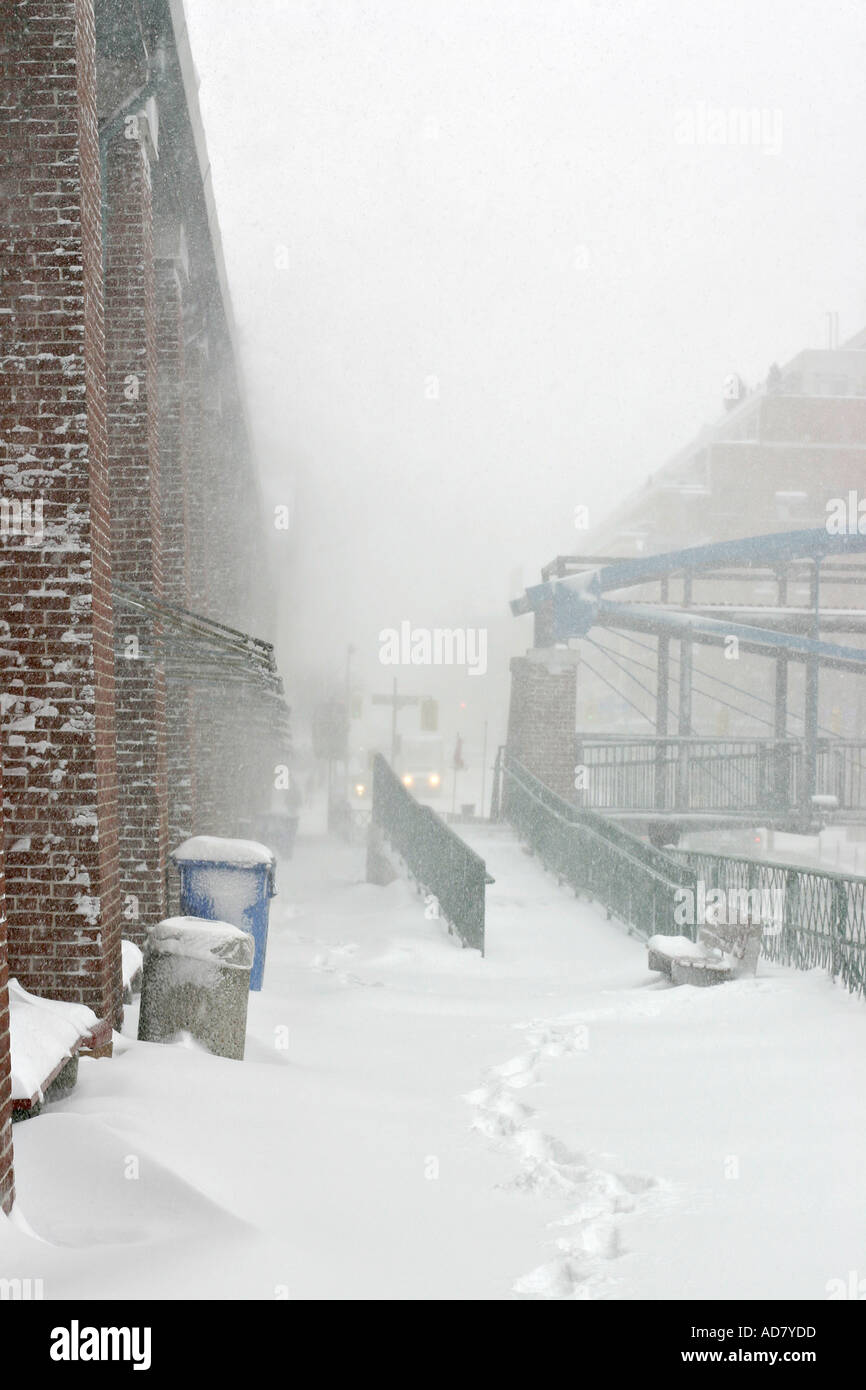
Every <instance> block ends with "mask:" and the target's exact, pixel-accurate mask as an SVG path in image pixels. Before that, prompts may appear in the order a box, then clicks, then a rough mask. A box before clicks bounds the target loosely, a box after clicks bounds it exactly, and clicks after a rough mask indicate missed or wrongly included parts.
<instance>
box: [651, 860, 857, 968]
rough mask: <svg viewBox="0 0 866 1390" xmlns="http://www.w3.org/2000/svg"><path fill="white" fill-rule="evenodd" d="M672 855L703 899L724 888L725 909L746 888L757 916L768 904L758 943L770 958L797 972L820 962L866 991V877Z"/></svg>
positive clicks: (741, 899) (740, 898) (740, 899)
mask: <svg viewBox="0 0 866 1390" xmlns="http://www.w3.org/2000/svg"><path fill="white" fill-rule="evenodd" d="M669 854H670V856H671V858H673V859H675V860H677V861H678V862H679V863H681V864H682V865H683V868H684V870H686V871H687V872H688V873H689V875H691V876H693V877H694V879H695V880H696V882H697V883H699V884H700V885H702V892H703V895H704V898H706V895H707V894H708V893H710V892H711V891H714V890H717V889H721V890H722V891H723V892H724V894H725V899H724V901H725V902H726V903H727V904H728V912H729V914H730V912H731V906H730V905H731V903H732V902H736V903H737V904H738V905H739V904H740V903H743V902H744V894H747V895H749V898H750V899H751V904H754V907H756V908H758V910H759V911H761V915H762V917H764V918H766V917H767V916H768V913H767V910H766V909H767V908H768V907H769V908H771V909H772V910H771V912H770V914H769V916H770V920H769V923H768V924H767V925H765V927H764V932H763V936H762V941H761V953H762V955H763V956H764V957H765V958H766V959H767V960H773V961H778V962H779V964H781V965H793V966H794V967H795V968H796V969H798V970H812V969H814V968H815V967H816V966H821V967H823V968H824V969H826V970H827V971H828V972H829V973H830V975H831V976H832V977H833V979H839V980H841V981H842V983H843V984H844V985H846V986H847V988H848V989H849V990H850V991H851V992H852V993H853V994H860V995H863V994H866V878H854V877H851V876H849V875H845V874H838V873H833V872H830V871H828V870H825V869H810V868H805V867H804V866H803V865H801V864H767V863H765V862H763V861H762V860H755V859H747V858H738V857H735V856H733V855H727V854H712V853H709V852H705V851H703V850H670V851H669ZM751 904H750V906H751Z"/></svg>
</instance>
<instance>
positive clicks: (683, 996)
mask: <svg viewBox="0 0 866 1390" xmlns="http://www.w3.org/2000/svg"><path fill="white" fill-rule="evenodd" d="M470 838H471V840H472V843H473V844H474V846H475V847H476V848H477V849H478V850H479V852H480V853H481V854H482V855H484V857H485V858H486V859H487V862H488V866H489V868H490V871H491V873H493V874H494V876H495V877H496V880H497V881H496V883H495V885H493V886H492V887H491V888H490V889H489V890H488V915H487V942H488V955H487V959H486V960H484V961H482V960H481V959H480V957H479V956H478V954H477V953H476V952H472V951H462V950H461V949H460V947H459V945H458V944H457V943H456V942H455V941H454V940H453V939H450V938H449V937H448V936H447V934H446V933H445V930H444V928H443V926H442V924H441V923H439V922H437V921H436V920H435V919H434V918H432V917H429V916H426V915H425V908H424V903H423V901H422V900H421V899H420V898H418V897H417V896H416V894H415V892H414V890H413V889H412V888H410V887H409V886H408V885H407V884H404V883H401V882H398V883H394V884H392V885H391V886H390V887H389V888H387V889H381V888H376V887H373V886H371V885H368V884H366V883H364V882H363V869H364V856H363V852H362V851H360V850H356V849H346V848H344V847H341V846H339V845H336V844H334V843H333V842H328V841H325V840H324V839H308V840H302V841H301V842H300V843H299V845H298V848H297V850H296V854H295V858H294V859H293V860H292V861H291V862H290V863H287V864H283V865H281V866H280V867H279V869H278V874H277V885H278V890H279V896H278V897H277V898H276V899H275V900H274V901H273V903H272V905H271V911H272V918H271V933H270V944H269V951H268V966H267V972H266V979H265V989H264V991H263V992H262V993H261V994H260V995H253V996H252V997H251V1001H250V1017H249V1035H248V1042H247V1053H246V1060H245V1061H244V1063H242V1064H241V1063H236V1062H229V1061H225V1060H223V1059H219V1058H213V1057H210V1056H208V1055H207V1054H205V1053H203V1052H202V1051H200V1050H199V1049H198V1048H196V1047H195V1046H191V1045H187V1046H184V1045H183V1044H182V1043H178V1044H177V1045H175V1046H168V1047H166V1046H158V1045H154V1044H142V1043H138V1042H136V1041H135V1040H134V1039H135V1033H136V1026H137V1008H128V1009H127V1021H126V1025H125V1030H124V1032H125V1036H124V1038H123V1039H122V1040H119V1041H118V1043H117V1046H116V1055H115V1060H114V1061H113V1062H106V1061H91V1060H89V1059H84V1060H83V1061H82V1063H81V1068H80V1079H79V1084H78V1087H77V1089H76V1091H75V1092H74V1093H73V1094H72V1095H71V1096H70V1097H69V1098H68V1099H65V1100H63V1101H61V1102H58V1103H56V1104H52V1105H50V1106H47V1107H46V1110H45V1111H44V1113H43V1114H42V1115H41V1116H40V1117H38V1118H37V1119H34V1120H32V1121H28V1122H26V1123H24V1124H20V1125H17V1126H16V1127H15V1135H14V1138H15V1154H16V1180H17V1188H18V1203H17V1205H16V1209H15V1212H14V1215H13V1218H12V1219H11V1221H10V1220H0V1276H3V1277H7V1278H9V1277H16V1276H17V1277H20V1278H27V1277H29V1278H41V1279H42V1280H43V1285H44V1291H45V1296H46V1297H47V1298H58V1297H73V1296H85V1297H147V1296H150V1297H161V1298H202V1297H242V1298H274V1297H289V1298H433V1299H445V1298H458V1299H466V1298H493V1299H500V1298H514V1297H521V1296H530V1297H531V1296H539V1295H540V1296H543V1297H576V1298H613V1299H633V1298H664V1299H677V1298H689V1297H692V1298H695V1297H696V1298H710V1297H722V1298H727V1297H731V1298H733V1297H782V1298H795V1297H802V1298H811V1299H822V1298H825V1297H826V1296H827V1285H828V1282H829V1281H831V1280H834V1279H838V1280H847V1279H848V1277H849V1271H850V1270H852V1269H860V1271H861V1275H862V1274H866V1259H864V1246H866V1209H864V1204H863V1201H862V1173H863V1170H864V1159H866V1087H864V1086H863V1071H864V1067H866V1063H864V1056H866V1005H864V1004H863V1003H862V1002H859V1001H856V1000H854V999H852V998H850V997H849V996H847V995H845V994H844V993H843V992H842V991H841V990H839V989H836V988H834V987H833V986H832V985H830V984H829V983H828V982H827V980H826V978H825V977H824V976H823V975H822V974H821V973H820V972H815V973H813V974H811V975H801V974H798V973H796V972H794V971H790V970H785V969H776V968H772V967H770V966H767V965H765V964H763V963H762V964H761V966H760V967H759V974H758V978H757V979H755V980H742V981H738V982H735V983H732V984H727V985H724V986H722V987H720V988H718V989H710V990H700V989H693V988H688V987H683V988H679V989H675V988H672V987H671V986H670V985H668V984H666V983H659V982H658V981H657V980H656V978H655V977H653V976H651V975H650V974H649V973H648V971H647V968H646V956H645V951H644V948H643V947H642V946H641V944H640V943H638V942H636V941H634V940H632V939H631V938H630V937H629V936H628V935H627V934H626V932H625V931H624V929H623V928H622V927H620V926H619V925H617V924H616V923H614V922H607V921H606V920H605V918H604V914H603V912H601V911H600V910H599V909H598V908H596V907H595V906H593V905H590V904H586V903H580V902H576V901H575V899H574V897H573V896H572V895H571V894H570V893H569V892H568V891H567V890H566V889H564V888H559V887H557V885H556V883H555V881H554V880H552V879H551V878H550V877H549V876H548V875H547V874H545V873H544V872H543V871H542V870H541V868H540V867H539V866H538V865H537V864H536V862H535V861H534V860H533V859H532V858H531V857H530V856H528V855H527V854H525V853H524V852H523V850H522V849H521V848H520V846H519V845H518V844H517V842H516V840H515V839H514V837H513V835H512V834H511V832H510V831H508V830H506V829H504V828H489V829H478V830H474V831H473V832H472V833H471V836H470Z"/></svg>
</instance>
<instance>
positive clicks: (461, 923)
mask: <svg viewBox="0 0 866 1390" xmlns="http://www.w3.org/2000/svg"><path fill="white" fill-rule="evenodd" d="M371 831H372V832H373V833H376V832H378V834H380V835H381V836H383V837H384V838H385V839H386V840H387V841H388V844H389V845H390V846H391V849H392V850H393V851H394V853H395V854H396V855H398V856H399V858H400V859H401V860H402V861H403V863H404V864H405V866H406V869H407V871H408V873H409V875H410V876H411V877H412V878H413V879H414V880H415V882H416V883H417V884H418V886H419V888H420V889H421V890H422V891H423V892H425V893H432V894H433V896H434V897H435V899H436V902H437V903H438V908H439V913H440V915H441V916H442V917H444V918H445V920H446V922H447V923H448V927H449V930H453V931H455V932H456V933H457V935H458V936H459V938H460V940H461V941H462V942H463V945H464V946H472V947H474V948H475V949H476V950H479V951H480V952H481V954H482V956H483V955H484V894H485V887H486V885H487V884H488V883H492V882H493V879H492V878H491V877H490V876H489V874H488V873H487V867H486V865H485V863H484V860H483V859H482V858H481V857H480V856H479V855H477V854H476V853H475V851H474V850H472V849H470V848H469V846H468V845H467V844H466V842H465V841H464V840H461V839H460V836H459V835H455V833H454V831H453V830H452V829H451V828H450V826H448V825H446V824H445V822H444V821H443V820H442V819H441V818H440V817H439V816H437V814H436V812H435V811H434V810H432V809H431V807H429V806H423V805H422V804H421V803H420V802H418V801H416V800H415V798H414V796H412V795H411V793H410V792H408V791H407V790H406V788H405V787H404V786H403V783H402V782H401V781H400V779H399V777H397V776H396V774H395V773H394V772H393V770H392V769H391V767H390V766H389V764H388V763H387V761H386V760H385V758H383V757H382V755H381V753H377V754H376V756H375V758H374V760H373V812H372V825H371Z"/></svg>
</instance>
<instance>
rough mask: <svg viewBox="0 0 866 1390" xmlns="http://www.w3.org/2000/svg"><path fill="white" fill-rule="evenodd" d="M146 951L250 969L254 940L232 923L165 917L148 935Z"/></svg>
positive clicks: (201, 918) (198, 918)
mask: <svg viewBox="0 0 866 1390" xmlns="http://www.w3.org/2000/svg"><path fill="white" fill-rule="evenodd" d="M147 949H148V951H152V952H154V954H156V955H167V956H183V957H184V959H186V960H204V961H208V962H209V963H210V964H211V965H229V966H234V967H235V968H236V969H238V970H249V969H251V967H252V963H253V956H254V954H255V941H254V940H253V937H252V936H251V935H250V933H249V932H245V931H241V929H240V927H233V926H232V924H231V922H211V921H210V920H209V919H208V918H205V917H166V918H165V920H164V921H162V922H157V924H156V926H155V927H151V928H150V929H149V931H148V933H147Z"/></svg>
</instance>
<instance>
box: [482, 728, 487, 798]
mask: <svg viewBox="0 0 866 1390" xmlns="http://www.w3.org/2000/svg"><path fill="white" fill-rule="evenodd" d="M486 797H487V720H486V719H485V721H484V752H483V753H482V754H481V819H482V820H483V819H484V803H485V799H486Z"/></svg>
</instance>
